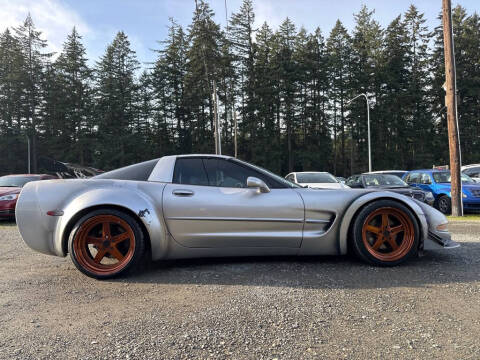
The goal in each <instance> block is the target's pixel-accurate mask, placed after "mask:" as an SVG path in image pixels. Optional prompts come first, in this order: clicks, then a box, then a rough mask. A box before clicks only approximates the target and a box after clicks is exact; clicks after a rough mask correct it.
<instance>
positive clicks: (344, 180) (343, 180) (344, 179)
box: [335, 176, 347, 185]
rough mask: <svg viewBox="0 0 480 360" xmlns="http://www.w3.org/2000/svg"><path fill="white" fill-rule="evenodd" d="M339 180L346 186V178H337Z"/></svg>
mask: <svg viewBox="0 0 480 360" xmlns="http://www.w3.org/2000/svg"><path fill="white" fill-rule="evenodd" d="M335 177H336V178H337V180H338V181H340V182H341V183H342V184H344V185H345V182H346V181H347V179H346V178H344V177H343V176H335Z"/></svg>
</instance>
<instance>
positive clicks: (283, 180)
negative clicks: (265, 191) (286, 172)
mask: <svg viewBox="0 0 480 360" xmlns="http://www.w3.org/2000/svg"><path fill="white" fill-rule="evenodd" d="M235 161H238V162H239V163H242V164H244V165H246V166H249V167H252V168H254V169H256V170H257V171H260V172H261V173H264V174H266V175H268V176H270V177H272V178H274V179H275V180H276V181H277V182H279V183H281V184H283V185H285V186H287V187H289V188H299V187H301V186H299V185H298V184H295V183H293V182H291V181H288V180H287V179H284V178H283V177H281V176H278V175H276V174H274V173H272V172H271V171H269V170H267V169H264V168H262V167H260V166H257V165H253V164H250V163H247V162H245V161H242V160H239V159H235Z"/></svg>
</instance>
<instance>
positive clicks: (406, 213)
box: [350, 200, 420, 266]
mask: <svg viewBox="0 0 480 360" xmlns="http://www.w3.org/2000/svg"><path fill="white" fill-rule="evenodd" d="M383 214H386V215H387V217H386V219H387V220H386V222H387V224H388V225H387V226H386V227H384V226H383V219H384V218H383ZM378 217H380V218H378ZM379 220H380V225H376V226H374V225H372V224H378V221H379ZM375 222H376V223H375ZM392 225H393V226H392ZM350 229H351V232H350V235H351V242H350V244H351V246H352V247H353V251H354V253H355V255H356V256H357V257H358V258H360V259H361V260H363V261H365V262H367V263H369V264H372V265H377V266H395V265H398V264H401V263H403V262H405V261H407V260H408V259H410V258H411V257H413V256H415V255H416V254H417V253H418V247H419V243H420V227H419V225H418V222H417V219H416V218H415V216H414V215H413V213H412V211H411V210H410V209H409V208H408V207H406V206H405V205H403V204H401V203H399V202H397V201H394V200H379V201H374V202H372V203H370V204H368V205H366V206H365V207H364V208H362V209H361V210H360V212H359V213H358V214H357V215H356V217H355V219H354V220H353V222H352V225H351V228H350ZM369 229H373V230H375V232H372V231H370V230H369ZM398 229H403V230H398ZM377 231H378V232H377ZM387 239H388V240H387ZM377 241H378V243H379V244H380V245H379V246H380V247H378V245H377ZM392 245H393V246H397V248H394V247H393V246H392ZM375 247H377V249H375Z"/></svg>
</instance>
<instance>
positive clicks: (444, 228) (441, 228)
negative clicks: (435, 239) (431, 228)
mask: <svg viewBox="0 0 480 360" xmlns="http://www.w3.org/2000/svg"><path fill="white" fill-rule="evenodd" d="M437 230H438V231H448V222H447V223H443V224H440V225H437Z"/></svg>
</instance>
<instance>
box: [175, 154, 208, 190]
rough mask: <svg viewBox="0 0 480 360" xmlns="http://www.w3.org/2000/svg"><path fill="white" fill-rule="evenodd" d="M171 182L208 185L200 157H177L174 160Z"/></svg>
mask: <svg viewBox="0 0 480 360" xmlns="http://www.w3.org/2000/svg"><path fill="white" fill-rule="evenodd" d="M173 183H175V184H185V185H204V186H206V185H208V178H207V174H206V172H205V168H204V166H203V161H202V159H201V158H179V159H177V161H176V162H175V170H174V171H173Z"/></svg>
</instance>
